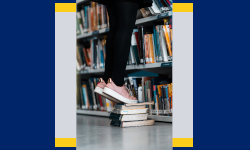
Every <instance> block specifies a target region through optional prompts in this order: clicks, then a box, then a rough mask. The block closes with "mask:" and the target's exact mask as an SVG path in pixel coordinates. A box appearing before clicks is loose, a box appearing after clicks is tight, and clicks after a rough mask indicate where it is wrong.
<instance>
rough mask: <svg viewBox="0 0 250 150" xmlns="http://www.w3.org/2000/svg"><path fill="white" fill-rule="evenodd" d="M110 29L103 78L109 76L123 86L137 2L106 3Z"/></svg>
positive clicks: (114, 1) (105, 78)
mask: <svg viewBox="0 0 250 150" xmlns="http://www.w3.org/2000/svg"><path fill="white" fill-rule="evenodd" d="M106 6H107V11H108V15H109V25H110V30H109V33H108V37H107V42H106V60H105V72H104V77H103V80H104V81H105V82H107V81H108V79H109V78H111V79H112V81H113V82H114V83H115V84H116V85H117V86H123V84H124V76H125V69H126V65H127V60H128V56H129V52H130V45H131V36H132V32H133V28H134V25H135V21H136V14H137V10H138V8H139V4H138V3H137V2H131V1H116V0H113V1H112V2H110V3H107V4H106Z"/></svg>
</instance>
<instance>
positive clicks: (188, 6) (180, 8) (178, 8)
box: [173, 3, 193, 12]
mask: <svg viewBox="0 0 250 150" xmlns="http://www.w3.org/2000/svg"><path fill="white" fill-rule="evenodd" d="M173 12H193V3H173Z"/></svg>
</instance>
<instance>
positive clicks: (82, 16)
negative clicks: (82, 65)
mask: <svg viewBox="0 0 250 150" xmlns="http://www.w3.org/2000/svg"><path fill="white" fill-rule="evenodd" d="M80 13H81V19H82V26H83V33H85V32H86V31H85V14H84V13H85V11H84V7H83V8H82V9H80Z"/></svg>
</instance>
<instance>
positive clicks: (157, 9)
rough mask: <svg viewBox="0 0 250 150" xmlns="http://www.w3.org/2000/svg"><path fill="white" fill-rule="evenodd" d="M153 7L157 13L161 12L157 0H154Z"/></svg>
mask: <svg viewBox="0 0 250 150" xmlns="http://www.w3.org/2000/svg"><path fill="white" fill-rule="evenodd" d="M151 8H152V9H153V11H154V12H155V13H156V14H157V13H161V11H160V9H159V8H158V6H157V5H156V3H155V1H154V0H153V3H152V6H151Z"/></svg>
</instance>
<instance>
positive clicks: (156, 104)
mask: <svg viewBox="0 0 250 150" xmlns="http://www.w3.org/2000/svg"><path fill="white" fill-rule="evenodd" d="M153 92H154V102H155V110H156V115H158V110H159V103H158V95H157V85H153Z"/></svg>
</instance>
